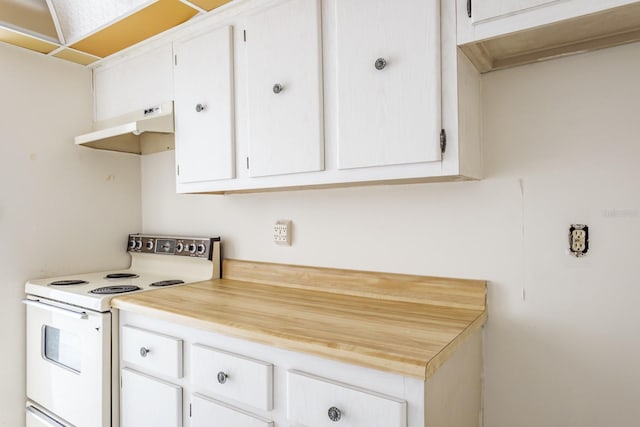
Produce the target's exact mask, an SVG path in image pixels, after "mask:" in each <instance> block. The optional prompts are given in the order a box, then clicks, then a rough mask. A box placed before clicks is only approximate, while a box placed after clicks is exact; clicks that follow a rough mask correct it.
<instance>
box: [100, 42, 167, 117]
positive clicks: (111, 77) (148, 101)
mask: <svg viewBox="0 0 640 427" xmlns="http://www.w3.org/2000/svg"><path fill="white" fill-rule="evenodd" d="M172 57H173V54H172V49H171V44H168V45H166V46H162V47H160V48H157V49H154V50H151V51H149V52H145V53H143V54H141V55H136V56H133V57H131V58H129V59H126V60H124V61H122V62H118V63H116V64H114V65H112V66H108V67H101V68H98V69H96V70H95V74H94V76H95V100H94V102H95V119H96V121H101V120H105V119H111V118H113V117H118V116H121V115H123V114H128V113H131V112H132V111H138V110H140V111H142V110H144V109H145V108H149V107H152V106H155V105H160V104H162V103H163V102H166V101H171V100H172V99H173V67H172Z"/></svg>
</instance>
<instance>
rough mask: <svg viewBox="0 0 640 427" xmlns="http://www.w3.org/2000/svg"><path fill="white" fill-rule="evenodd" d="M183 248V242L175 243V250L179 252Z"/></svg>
mask: <svg viewBox="0 0 640 427" xmlns="http://www.w3.org/2000/svg"><path fill="white" fill-rule="evenodd" d="M183 250H184V243H182V242H178V244H177V245H176V252H178V253H180V252H182V251H183Z"/></svg>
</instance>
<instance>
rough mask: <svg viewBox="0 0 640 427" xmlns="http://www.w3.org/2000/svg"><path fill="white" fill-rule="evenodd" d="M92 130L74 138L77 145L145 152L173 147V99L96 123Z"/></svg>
mask: <svg viewBox="0 0 640 427" xmlns="http://www.w3.org/2000/svg"><path fill="white" fill-rule="evenodd" d="M94 129H95V131H93V132H91V133H86V134H84V135H78V136H76V137H75V143H76V144H77V145H84V146H86V147H91V148H97V149H100V150H109V151H120V152H125V153H135V154H147V153H155V152H158V151H166V150H171V149H173V135H172V134H173V131H174V126H173V102H165V103H163V104H160V105H155V106H153V107H149V108H145V109H144V110H140V111H134V112H132V113H129V114H124V115H122V116H119V117H115V118H113V119H109V120H104V121H101V122H96V123H95V124H94Z"/></svg>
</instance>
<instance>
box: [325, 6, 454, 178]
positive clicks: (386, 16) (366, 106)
mask: <svg viewBox="0 0 640 427" xmlns="http://www.w3.org/2000/svg"><path fill="white" fill-rule="evenodd" d="M439 4H440V2H439V1H436V0H395V1H389V0H341V1H337V2H336V33H337V36H336V40H337V59H336V68H337V88H336V91H337V113H338V123H337V137H338V168H339V169H349V168H359V167H367V166H387V165H398V164H407V163H420V162H431V161H439V160H440V156H441V150H440V143H439V138H440V130H441V126H442V124H441V115H440V107H441V103H440V94H441V92H440V14H439Z"/></svg>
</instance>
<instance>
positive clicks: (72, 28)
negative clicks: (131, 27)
mask: <svg viewBox="0 0 640 427" xmlns="http://www.w3.org/2000/svg"><path fill="white" fill-rule="evenodd" d="M0 1H1V0H0ZM153 1H154V0H51V3H52V4H53V9H54V11H55V15H56V17H57V18H58V22H59V23H60V29H61V30H62V34H63V36H64V39H65V41H66V42H67V43H74V42H76V41H78V40H80V39H82V38H84V37H86V36H88V35H89V34H91V33H93V32H95V31H96V30H97V29H99V28H103V27H105V26H107V25H109V24H111V23H113V22H115V21H117V20H119V19H121V18H123V17H125V16H127V15H130V14H131V13H132V12H134V11H136V10H138V9H140V8H142V7H144V6H148V5H149V4H150V3H153Z"/></svg>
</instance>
